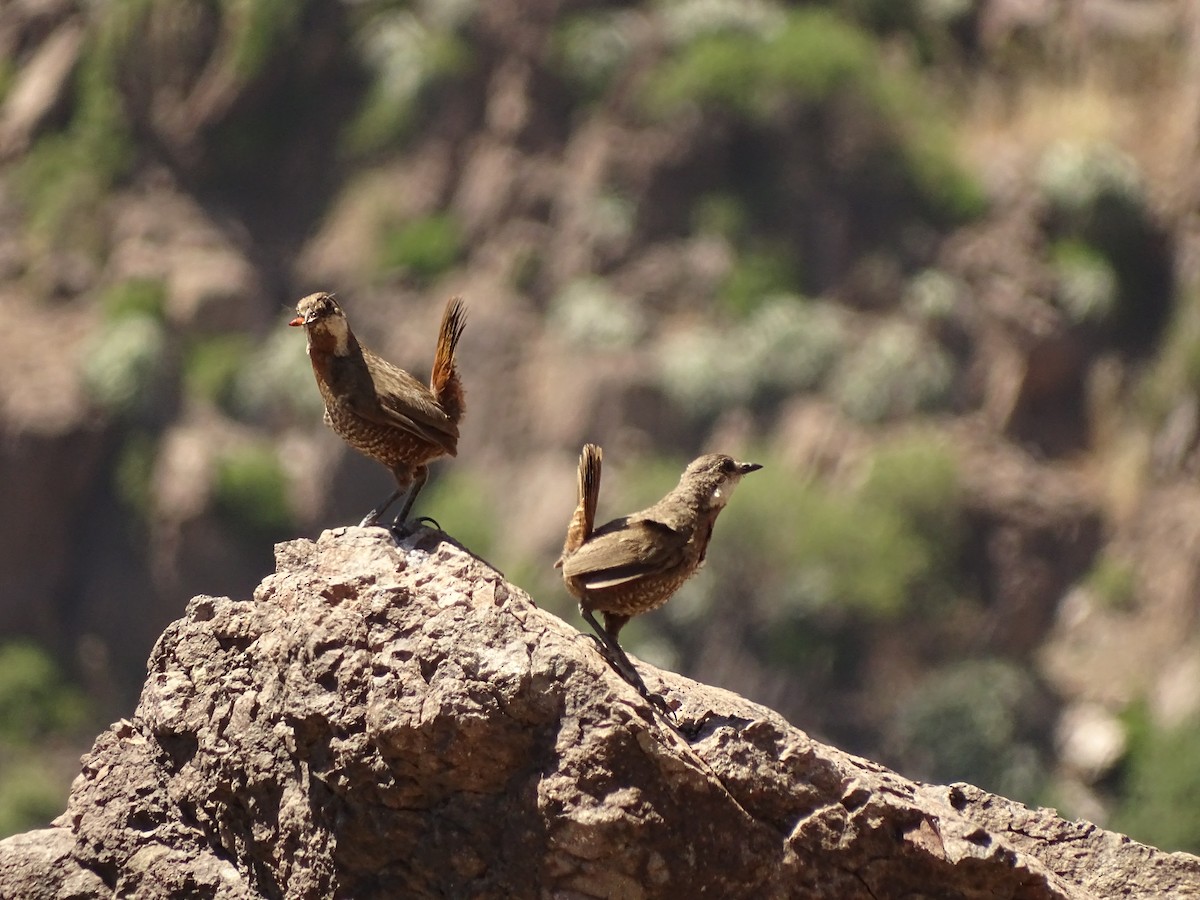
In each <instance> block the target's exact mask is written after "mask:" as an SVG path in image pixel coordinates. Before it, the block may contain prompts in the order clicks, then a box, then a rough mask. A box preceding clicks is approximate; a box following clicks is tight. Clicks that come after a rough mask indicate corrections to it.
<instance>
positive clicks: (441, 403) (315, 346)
mask: <svg viewBox="0 0 1200 900" xmlns="http://www.w3.org/2000/svg"><path fill="white" fill-rule="evenodd" d="M465 321H466V307H465V306H464V305H463V302H462V300H461V298H459V297H454V298H452V299H451V300H450V302H449V303H447V304H446V311H445V313H444V314H443V316H442V326H441V329H440V331H439V332H438V342H437V352H436V353H435V355H434V358H433V374H432V376H431V377H430V379H429V387H426V386H425V385H423V384H422V383H421V382H420V381H418V380H417V379H416V378H414V377H413V376H412V375H410V374H409V373H408V372H405V371H404V370H403V369H401V368H399V367H397V366H394V365H392V364H391V363H390V362H388V361H387V360H386V359H383V358H382V357H380V356H377V355H376V354H374V353H372V352H371V351H370V350H368V349H367V348H366V347H364V346H363V345H362V344H360V343H359V342H358V339H357V338H356V337H355V336H354V332H353V331H351V330H350V323H349V322H347V321H346V314H345V313H344V312H342V309H341V307H340V306H338V304H337V302H336V301H335V300H334V299H333V295H332V294H327V293H324V292H320V293H316V294H309V295H308V296H307V297H305V298H303V299H302V300H301V301H300V302H299V303H297V304H296V318H294V319H292V321H291V322H289V323H288V324H289V325H295V326H303V327H304V330H305V331H306V332H307V334H308V357H309V360H310V361H311V362H312V368H313V373H314V374H315V375H316V378H317V387H318V388H319V389H320V391H321V397H322V398H324V400H325V424H327V425H328V426H329V427H330V428H332V429H333V430H334V432H336V433H337V435H338V436H339V437H341V438H342V440H344V441H345V442H346V443H347V444H349V445H350V446H351V447H353V448H354V449H355V450H357V451H359V452H360V453H362V454H364V455H365V456H369V457H370V458H371V459H373V460H376V461H377V462H380V463H382V464H383V465H385V466H387V468H388V469H389V470H390V471H391V473H392V477H394V478H395V479H396V490H395V491H394V492H393V493H392V494H391V495H390V496H389V497H388V498H387V499H386V500H385V501H384V502H383V503H382V504H380V505H379V506H377V507H376V508H375V509H373V510H371V512H370V513H369V514H368V515H367V517H366V518H365V519H363V521H362V524H363V526H367V525H374V524H375V523H376V522H377V521H378V520H379V517H380V516H382V515H383V513H384V512H385V511H386V510H387V508H388V507H389V506H391V505H392V504H393V503H395V502H396V500H397V499H399V497H400V495H401V494H403V493H404V492H405V491H408V498H407V499H406V500H405V501H404V506H403V508H402V509H401V510H400V515H398V516H397V517H396V520H395V522H394V526H403V524H404V522H405V521H406V520H407V518H408V513H409V511H410V510H411V509H412V505H413V501H415V500H416V499H417V494H418V493H420V491H421V488H422V486H423V485H424V484H425V479H426V478H428V477H429V468H428V464H429V463H430V462H431V461H433V460H435V459H437V458H438V457H441V456H456V455H457V453H458V423H459V422H460V421H461V420H462V416H463V411H464V410H465V408H466V404H465V400H464V397H463V387H462V382H461V381H460V380H459V377H458V369H457V368H456V367H455V364H454V350H455V347H456V346H457V345H458V339H459V337H460V336H461V335H462V330H463V325H464V323H465Z"/></svg>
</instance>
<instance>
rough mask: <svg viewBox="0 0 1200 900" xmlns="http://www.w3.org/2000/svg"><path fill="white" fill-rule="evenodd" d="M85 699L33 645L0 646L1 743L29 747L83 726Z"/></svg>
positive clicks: (23, 642) (51, 660)
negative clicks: (57, 734)
mask: <svg viewBox="0 0 1200 900" xmlns="http://www.w3.org/2000/svg"><path fill="white" fill-rule="evenodd" d="M84 716H85V706H84V700H83V696H82V695H81V694H80V693H79V691H78V690H76V689H75V688H74V687H72V686H71V685H69V684H68V683H67V681H66V679H65V678H64V677H63V674H62V672H61V671H60V670H59V668H58V666H57V665H56V664H55V662H54V660H53V659H52V658H51V657H50V654H48V653H47V652H46V651H45V650H43V649H42V648H41V647H38V646H37V645H36V644H33V643H31V642H29V641H9V642H7V643H5V644H3V645H0V743H2V744H5V745H8V746H28V745H31V744H33V743H35V742H37V741H39V740H42V739H44V738H46V737H47V736H49V735H53V734H56V733H60V732H64V731H71V730H73V729H76V728H78V727H80V726H81V725H82V724H83V721H84Z"/></svg>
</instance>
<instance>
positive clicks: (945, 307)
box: [903, 269, 966, 322]
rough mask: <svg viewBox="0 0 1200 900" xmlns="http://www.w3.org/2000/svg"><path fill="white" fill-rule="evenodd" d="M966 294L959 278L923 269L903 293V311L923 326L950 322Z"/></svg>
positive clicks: (938, 270) (939, 271)
mask: <svg viewBox="0 0 1200 900" xmlns="http://www.w3.org/2000/svg"><path fill="white" fill-rule="evenodd" d="M965 291H966V288H965V286H964V285H963V284H962V282H960V281H959V280H958V279H957V278H955V277H954V276H952V275H949V274H947V273H946V272H943V271H942V270H941V269H924V270H923V271H921V272H918V273H917V274H916V275H915V276H913V278H912V280H911V281H909V282H908V284H907V285H906V286H905V289H904V298H903V303H904V310H905V312H907V313H909V314H910V315H912V316H913V317H914V318H917V319H919V320H921V321H924V322H940V321H943V320H946V319H949V318H950V317H951V316H952V315H954V312H955V310H956V309H957V308H958V305H959V301H960V299H961V297H962V296H963V294H964V292H965Z"/></svg>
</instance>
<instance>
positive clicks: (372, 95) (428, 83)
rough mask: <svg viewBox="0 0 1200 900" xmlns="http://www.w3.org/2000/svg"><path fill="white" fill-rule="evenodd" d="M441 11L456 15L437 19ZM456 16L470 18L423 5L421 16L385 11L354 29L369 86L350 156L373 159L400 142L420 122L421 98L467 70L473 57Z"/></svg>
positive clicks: (351, 133) (351, 130)
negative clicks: (457, 31)
mask: <svg viewBox="0 0 1200 900" xmlns="http://www.w3.org/2000/svg"><path fill="white" fill-rule="evenodd" d="M439 6H444V7H445V9H446V10H447V11H448V12H451V13H454V14H455V15H454V16H452V17H450V18H446V16H445V14H443V15H436V14H435V13H436V11H437V9H438V7H439ZM457 10H465V12H464V13H463V15H465V16H469V15H470V10H469V9H467V8H466V7H464V6H463V4H455V3H445V4H425V5H424V8H423V9H422V10H417V11H414V10H412V9H403V8H389V7H388V6H386V5H385V6H384V7H383V8H382V9H379V10H376V11H374V12H372V13H371V14H370V15H369V16H367V17H366V18H365V19H364V20H363V22H362V24H361V25H359V26H358V27H357V28H356V29H355V37H356V40H357V41H358V43H359V51H360V52H359V58H360V59H362V60H363V61H364V62H365V63H366V65H367V67H368V69H369V71H370V76H371V84H370V87H369V88H368V90H367V93H366V97H365V99H364V100H363V102H362V105H361V106H360V108H359V110H358V112H357V114H356V116H355V117H354V119H353V121H352V122H351V123H350V125H349V126H348V127H347V130H346V134H345V139H344V140H345V144H346V148H347V150H349V151H350V152H351V153H353V154H367V153H373V152H376V151H378V150H380V149H382V148H384V147H386V146H387V145H388V144H390V143H392V142H394V141H396V140H398V139H400V138H402V137H403V136H404V135H405V134H406V133H407V132H408V130H409V129H410V128H411V127H412V126H413V124H414V122H415V121H416V119H417V117H418V113H419V111H420V108H421V100H422V97H423V96H424V95H425V94H426V93H427V92H428V91H429V90H431V89H432V88H433V86H435V85H436V84H437V83H438V82H440V81H442V80H444V79H447V78H450V77H452V76H454V75H456V74H457V73H459V72H461V71H462V70H463V69H464V68H465V67H466V65H467V63H468V61H469V59H470V53H469V52H468V50H467V48H466V45H465V44H464V43H463V41H462V40H461V39H460V38H459V37H457V36H456V34H455V31H454V28H455V27H456V26H457V25H458V24H459V21H458V18H457V16H458V13H457Z"/></svg>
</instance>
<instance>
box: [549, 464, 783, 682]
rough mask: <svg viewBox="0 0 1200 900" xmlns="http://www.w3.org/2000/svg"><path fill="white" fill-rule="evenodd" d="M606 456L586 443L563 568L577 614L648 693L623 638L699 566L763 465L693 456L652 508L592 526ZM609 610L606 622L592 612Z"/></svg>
mask: <svg viewBox="0 0 1200 900" xmlns="http://www.w3.org/2000/svg"><path fill="white" fill-rule="evenodd" d="M602 457H603V453H602V451H601V449H600V448H599V447H597V446H596V445H595V444H584V446H583V452H582V453H581V454H580V456H579V504H578V506H576V508H575V514H574V515H573V516H572V517H571V524H570V525H569V526H568V527H567V539H566V541H565V542H564V543H563V551H562V556H561V557H559V560H558V562H557V563H555V567H561V568H562V574H563V581H564V582H565V583H566V586H567V590H568V591H570V592H571V593H572V594H573V595H574V596H575V597H576V598H577V599H578V600H579V611H580V613H582V614H583V617H584V619H586V620H587V622H588V624H589V625H591V626H592V628H593V630H595V632H596V635H597V636H598V637H599V638H600V641H601V642H602V643H603V645H604V646H605V647H607V648H608V650H609V652H610V653H611V654H612V657H611V658H612V660H613V663H614V665H616V667H617V669H618V670H619V671H622V674H624V675H625V677H626V678H627V679H629V680H630V681H631V682H632V683H633V684H634V686H635V687H638V689H639V690H641V692H642V694H643V695H646V691H645V686H644V685H643V684H642V682H641V678H640V677H638V675H637V670H636V669H634V668H633V664H632V663H631V662H630V661H629V657H628V656H626V655H625V651H624V650H622V649H621V645H620V643H618V640H617V636H618V635H619V634H620V632H621V629H622V628H623V627H624V626H625V623H626V622H628V621H629V620H630V619H631V618H632V617H633V616H636V615H639V614H640V613H644V612H648V611H650V610H652V609H657V608H658V607H660V606H662V605H663V604H664V603H666V602H667V601H668V600H669V599H671V595H672V594H674V593H675V592H676V591H677V590H679V587H680V586H681V585H682V584H683V583H684V582H685V581H687V580H688V578H690V577H691V576H692V574H693V573H695V571H696V570H697V569H698V568H700V566H701V564H702V563H703V562H704V555H705V553H706V551H707V550H708V542H709V540H710V539H711V538H712V533H713V526H714V525H715V524H716V521H717V516H718V515H719V514H720V512H721V510H722V509H724V508H725V504H726V503H728V502H729V497H730V495H732V494H733V489H734V488H735V487H737V484H738V482H739V481H741V478H742V476H743V475H745V474H747V473H748V472H754V471H757V470H758V469H761V468H762V466H760V465H758V464H757V463H743V462H738V461H737V460H735V459H733V458H732V457H729V456H726V455H725V454H723V453H709V454H707V455H705V456H701V457H699V458H698V459H696V460H693V461H692V463H691V464H690V465H688V467H687V468H686V469H685V470H684V472H683V475H682V476H681V477H680V479H679V484H678V485H676V486H675V488H674V489H673V490H672V491H671V492H670V493H669V494H667V495H666V496H665V497H663V498H662V499H661V500H659V501H658V502H657V503H655V504H654V505H653V506H651V507H649V508H647V509H644V510H642V511H641V512H636V513H633V514H632V515H629V516H623V517H622V518H620V519H613V520H612V521H611V522H609V523H607V524H605V525H601V526H600V527H599V528H594V527H593V526H594V524H595V521H596V502H597V500H598V498H599V495H600V464H601V459H602ZM595 611H598V612H600V613H602V614H603V615H604V627H603V628H601V627H600V625H599V623H597V622H596V619H595V617H594V616H593V612H595Z"/></svg>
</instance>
